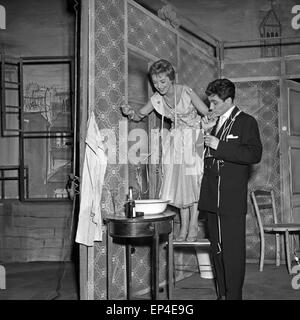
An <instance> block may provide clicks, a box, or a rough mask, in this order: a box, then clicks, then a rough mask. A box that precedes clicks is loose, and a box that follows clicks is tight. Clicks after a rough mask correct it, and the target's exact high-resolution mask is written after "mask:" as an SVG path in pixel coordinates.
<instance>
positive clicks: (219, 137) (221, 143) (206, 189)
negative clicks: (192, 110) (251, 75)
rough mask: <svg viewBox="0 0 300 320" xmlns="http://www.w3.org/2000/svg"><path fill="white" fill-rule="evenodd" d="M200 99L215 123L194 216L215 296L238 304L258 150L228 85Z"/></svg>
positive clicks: (250, 121) (218, 84) (255, 133)
mask: <svg viewBox="0 0 300 320" xmlns="http://www.w3.org/2000/svg"><path fill="white" fill-rule="evenodd" d="M205 93H206V95H207V97H208V99H209V101H210V109H211V110H212V112H214V113H216V114H217V115H219V116H220V117H219V120H218V122H217V124H216V125H215V126H214V127H213V128H212V131H211V134H210V135H206V136H205V138H204V143H205V145H206V147H207V149H208V148H209V151H210V152H209V154H210V155H209V157H205V159H204V174H203V178H202V185H201V192H200V199H199V210H200V211H204V212H205V213H206V216H207V227H208V236H209V239H210V241H211V246H212V256H213V264H214V267H215V273H216V280H217V284H218V287H219V291H220V295H222V297H224V298H226V299H227V300H239V299H242V288H243V283H244V277H245V266H246V245H245V242H246V239H245V238H246V234H245V222H246V212H247V194H248V178H249V171H250V165H251V164H255V163H258V162H259V161H260V160H261V155H262V144H261V140H260V135H259V130H258V125H257V122H256V120H255V119H254V118H253V117H252V116H250V115H249V114H247V113H245V112H242V111H240V110H239V108H238V107H236V106H235V105H234V103H233V101H234V97H235V85H234V84H233V83H232V82H231V81H230V80H228V79H217V80H215V81H213V82H211V83H209V85H208V87H207V89H206V92H205ZM205 125H206V123H205V121H204V122H203V127H205Z"/></svg>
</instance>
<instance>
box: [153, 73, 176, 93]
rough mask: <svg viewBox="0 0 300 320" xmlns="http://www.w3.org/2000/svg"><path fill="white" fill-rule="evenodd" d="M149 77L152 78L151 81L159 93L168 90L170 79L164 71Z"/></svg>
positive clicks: (170, 83)
mask: <svg viewBox="0 0 300 320" xmlns="http://www.w3.org/2000/svg"><path fill="white" fill-rule="evenodd" d="M151 78H152V82H153V85H154V87H155V89H156V90H157V91H158V92H159V93H160V94H161V95H165V94H166V93H167V92H168V91H169V89H170V87H171V85H172V81H171V80H170V79H169V77H168V76H167V74H166V73H165V72H163V73H159V74H153V75H152V76H151Z"/></svg>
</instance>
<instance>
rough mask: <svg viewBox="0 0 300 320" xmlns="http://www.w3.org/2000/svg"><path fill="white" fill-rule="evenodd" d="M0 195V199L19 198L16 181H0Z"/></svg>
mask: <svg viewBox="0 0 300 320" xmlns="http://www.w3.org/2000/svg"><path fill="white" fill-rule="evenodd" d="M0 195H1V199H2V200H4V199H18V198H19V184H18V181H17V180H16V181H7V180H6V181H4V180H1V181H0Z"/></svg>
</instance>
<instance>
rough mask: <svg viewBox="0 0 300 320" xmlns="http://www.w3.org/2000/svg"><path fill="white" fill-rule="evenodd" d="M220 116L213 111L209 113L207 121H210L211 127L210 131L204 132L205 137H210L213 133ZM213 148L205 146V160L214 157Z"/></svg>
mask: <svg viewBox="0 0 300 320" xmlns="http://www.w3.org/2000/svg"><path fill="white" fill-rule="evenodd" d="M217 118H218V116H217V115H216V114H215V113H214V112H213V111H209V112H208V114H207V119H208V121H209V123H211V127H209V128H208V129H205V130H204V135H205V136H209V135H210V133H211V131H212V128H213V127H214V126H215V124H216V120H217ZM210 151H211V148H210V147H208V146H205V153H204V157H205V158H209V157H212V154H211V152H210Z"/></svg>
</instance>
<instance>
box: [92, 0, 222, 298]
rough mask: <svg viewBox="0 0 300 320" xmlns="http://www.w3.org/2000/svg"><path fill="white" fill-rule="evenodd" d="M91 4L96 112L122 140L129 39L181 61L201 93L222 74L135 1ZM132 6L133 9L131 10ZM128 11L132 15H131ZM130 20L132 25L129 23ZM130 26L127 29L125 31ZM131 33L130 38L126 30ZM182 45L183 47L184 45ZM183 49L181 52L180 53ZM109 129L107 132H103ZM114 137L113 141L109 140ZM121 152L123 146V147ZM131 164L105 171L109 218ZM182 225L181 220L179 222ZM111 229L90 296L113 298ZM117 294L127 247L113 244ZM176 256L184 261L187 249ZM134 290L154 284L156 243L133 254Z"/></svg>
mask: <svg viewBox="0 0 300 320" xmlns="http://www.w3.org/2000/svg"><path fill="white" fill-rule="evenodd" d="M92 2H93V3H94V8H93V7H92V8H91V11H90V17H91V19H92V23H93V28H91V33H90V42H91V43H92V46H91V47H94V52H93V55H94V65H93V66H94V67H93V70H92V71H93V72H94V83H93V82H92V83H91V85H92V89H93V90H92V91H94V102H95V103H94V111H95V115H96V121H97V123H98V125H99V128H100V129H102V130H103V129H108V130H113V132H114V133H115V137H116V142H117V146H118V145H119V144H118V142H119V139H122V137H119V121H120V120H124V118H123V116H122V114H121V112H120V106H121V105H122V104H123V103H124V102H125V86H126V85H127V82H126V74H127V73H126V70H125V68H126V65H127V61H126V60H125V59H126V58H127V54H126V50H127V49H126V42H127V40H128V43H129V44H130V45H131V46H133V47H135V48H137V51H139V50H140V52H144V53H145V56H146V57H147V56H149V54H150V55H152V56H155V57H157V58H162V57H163V58H166V59H168V60H170V61H171V62H172V63H173V64H174V65H175V66H177V67H178V65H179V68H178V70H179V81H180V82H184V83H186V84H187V85H189V86H191V87H193V88H194V89H195V90H196V91H197V92H198V93H199V94H200V93H201V92H203V88H204V87H205V86H206V85H207V82H208V81H210V79H212V78H214V77H215V75H216V68H215V66H214V63H215V62H214V60H213V59H212V60H211V61H209V59H208V58H207V57H206V56H205V55H203V53H202V52H200V51H199V50H198V49H195V48H194V47H193V46H192V45H190V44H189V43H188V42H185V41H182V40H180V41H178V36H177V33H176V32H175V30H174V32H172V31H170V29H169V28H168V27H166V26H165V24H164V23H162V22H160V21H159V20H158V18H156V17H154V16H153V15H152V14H150V13H147V12H146V11H145V9H143V8H141V7H139V6H138V5H135V3H134V2H132V1H128V2H127V1H124V0H93V1H92ZM126 8H128V12H126V11H125V9H126ZM127 13H128V14H127ZM126 23H128V30H125V25H126ZM125 31H127V32H125ZM126 34H127V35H128V39H126V38H125V35H126ZM178 46H180V47H178ZM178 53H179V56H178ZM102 132H104V131H102ZM110 142H113V140H108V143H110ZM116 152H117V154H118V149H117V151H116ZM128 173H129V172H128V167H127V165H121V164H119V163H118V157H117V162H116V163H115V164H111V163H110V164H109V165H108V167H107V172H106V175H105V181H104V188H103V194H102V200H101V208H102V214H103V217H105V216H106V215H108V214H113V212H114V210H115V211H116V212H118V213H121V212H122V210H123V204H124V200H125V196H126V193H127V190H126V188H127V184H128V181H127V177H128ZM175 227H176V228H177V227H178V224H176V226H175ZM105 233H106V231H105V228H104V234H103V241H102V242H96V243H95V246H94V248H92V251H91V250H89V252H90V254H89V258H88V265H89V267H88V269H89V272H88V278H89V279H88V283H89V291H88V299H96V300H102V299H106V298H107V290H106V281H107V279H106V255H107V248H106V235H105ZM166 252H167V251H166V250H165V241H162V242H161V244H160V262H161V263H160V271H159V272H160V274H159V279H160V282H163V281H164V280H165V279H166ZM112 257H113V258H112V274H113V275H112V283H111V297H112V299H124V297H125V277H124V276H125V267H124V257H125V250H124V246H123V245H120V244H116V243H113V248H112ZM175 259H177V260H178V259H179V260H180V261H181V260H183V261H184V264H186V263H187V262H189V261H187V260H186V259H185V258H184V259H182V254H180V253H179V257H178V255H175ZM132 266H133V270H132V272H133V291H134V292H146V291H147V290H148V289H149V281H150V279H149V276H150V272H149V271H150V247H149V245H148V244H146V243H139V244H138V245H137V246H135V252H134V254H132Z"/></svg>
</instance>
